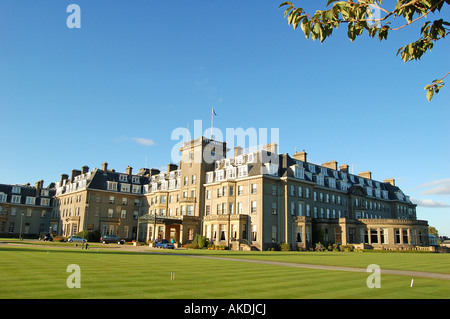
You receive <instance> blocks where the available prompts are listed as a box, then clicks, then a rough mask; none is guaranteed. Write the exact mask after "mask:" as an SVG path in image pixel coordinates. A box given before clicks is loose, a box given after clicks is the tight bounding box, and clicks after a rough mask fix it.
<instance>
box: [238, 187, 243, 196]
mask: <svg viewBox="0 0 450 319" xmlns="http://www.w3.org/2000/svg"><path fill="white" fill-rule="evenodd" d="M238 195H244V186H242V185H239V186H238Z"/></svg>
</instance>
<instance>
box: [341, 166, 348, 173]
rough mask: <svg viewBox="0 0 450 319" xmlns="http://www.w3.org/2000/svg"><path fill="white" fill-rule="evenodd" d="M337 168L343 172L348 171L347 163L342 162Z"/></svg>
mask: <svg viewBox="0 0 450 319" xmlns="http://www.w3.org/2000/svg"><path fill="white" fill-rule="evenodd" d="M339 170H340V171H341V172H343V173H348V165H347V164H343V165H341V166H339Z"/></svg>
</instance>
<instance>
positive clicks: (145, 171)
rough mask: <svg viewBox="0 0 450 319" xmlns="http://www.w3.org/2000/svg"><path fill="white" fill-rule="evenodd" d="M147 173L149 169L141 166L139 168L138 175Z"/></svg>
mask: <svg viewBox="0 0 450 319" xmlns="http://www.w3.org/2000/svg"><path fill="white" fill-rule="evenodd" d="M149 173H150V170H149V169H148V168H141V169H140V170H139V175H141V176H145V175H148V174H149Z"/></svg>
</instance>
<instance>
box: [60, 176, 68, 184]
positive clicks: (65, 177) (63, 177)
mask: <svg viewBox="0 0 450 319" xmlns="http://www.w3.org/2000/svg"><path fill="white" fill-rule="evenodd" d="M68 178H69V175H67V174H62V175H61V185H62V183H63V181H64V180H66V179H68Z"/></svg>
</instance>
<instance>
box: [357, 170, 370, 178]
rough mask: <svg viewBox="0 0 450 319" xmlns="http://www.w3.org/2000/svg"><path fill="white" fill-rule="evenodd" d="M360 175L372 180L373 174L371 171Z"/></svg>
mask: <svg viewBox="0 0 450 319" xmlns="http://www.w3.org/2000/svg"><path fill="white" fill-rule="evenodd" d="M358 175H359V176H361V177H364V178H367V179H372V172H370V171H365V172H361V173H359V174H358Z"/></svg>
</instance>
